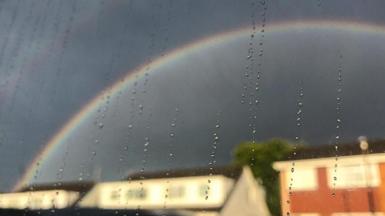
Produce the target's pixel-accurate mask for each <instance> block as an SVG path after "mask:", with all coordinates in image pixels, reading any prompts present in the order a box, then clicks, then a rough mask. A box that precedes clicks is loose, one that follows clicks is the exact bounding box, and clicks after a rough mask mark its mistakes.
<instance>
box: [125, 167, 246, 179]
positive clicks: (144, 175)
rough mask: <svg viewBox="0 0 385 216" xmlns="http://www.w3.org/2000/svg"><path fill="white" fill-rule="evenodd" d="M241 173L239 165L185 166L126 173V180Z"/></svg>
mask: <svg viewBox="0 0 385 216" xmlns="http://www.w3.org/2000/svg"><path fill="white" fill-rule="evenodd" d="M241 173H242V167H239V166H221V167H201V168H190V169H189V168H187V169H175V170H163V171H151V172H136V173H133V174H130V175H128V177H127V178H126V179H128V180H140V179H159V178H177V177H191V176H209V175H223V176H226V177H228V178H232V179H237V178H238V177H239V176H240V175H241Z"/></svg>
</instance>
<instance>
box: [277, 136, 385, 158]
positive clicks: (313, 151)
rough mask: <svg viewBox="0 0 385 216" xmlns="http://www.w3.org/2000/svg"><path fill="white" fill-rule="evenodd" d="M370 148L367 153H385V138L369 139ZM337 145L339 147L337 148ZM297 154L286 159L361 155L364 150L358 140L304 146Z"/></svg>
mask: <svg viewBox="0 0 385 216" xmlns="http://www.w3.org/2000/svg"><path fill="white" fill-rule="evenodd" d="M368 143H369V148H368V151H367V153H368V154H374V153H385V140H368ZM336 146H337V148H336ZM295 153H296V155H292V154H291V155H290V156H289V157H287V158H285V159H284V160H283V161H286V160H300V159H312V158H324V157H335V156H336V155H337V156H349V155H360V154H362V153H363V152H362V150H361V149H360V144H359V142H358V141H355V142H349V143H344V144H338V145H335V144H328V145H318V146H304V147H300V148H298V149H297V150H296V151H295Z"/></svg>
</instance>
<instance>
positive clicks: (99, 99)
mask: <svg viewBox="0 0 385 216" xmlns="http://www.w3.org/2000/svg"><path fill="white" fill-rule="evenodd" d="M305 30H329V31H330V30H332V31H348V32H351V33H365V34H375V35H377V34H380V35H383V36H385V26H382V25H376V24H371V23H363V22H353V21H328V20H311V21H290V22H279V23H272V24H268V26H267V27H266V32H269V33H277V32H288V31H305ZM251 32H252V29H251V27H250V26H249V27H242V28H238V29H235V30H231V31H226V32H222V33H219V34H215V35H213V36H209V37H205V38H202V39H199V40H196V41H193V42H191V43H188V44H186V45H184V46H181V47H178V48H176V49H174V50H171V51H170V52H169V53H167V54H166V55H164V56H162V57H159V58H157V59H155V60H153V61H152V62H150V63H147V64H142V65H140V66H138V67H137V68H135V69H134V70H132V71H129V72H128V73H127V75H126V76H124V77H123V79H119V80H118V81H117V82H116V83H114V84H112V85H111V86H109V87H107V88H106V89H107V91H108V92H109V95H111V96H115V95H116V94H117V93H118V92H120V91H122V90H124V89H125V88H126V87H128V86H129V85H130V84H131V83H132V82H133V81H134V80H135V79H136V78H138V77H140V76H143V75H144V74H145V72H146V71H147V70H148V68H151V69H152V70H153V69H155V68H160V67H162V66H164V65H167V64H171V63H173V62H177V61H178V60H180V59H181V58H183V57H185V56H186V55H188V54H191V53H194V52H198V51H200V50H202V49H203V48H210V47H213V46H216V45H219V44H222V43H226V42H230V41H231V40H236V39H240V38H242V37H243V38H245V39H247V38H248V37H249V34H251ZM122 80H123V81H122ZM104 92H105V91H102V92H101V93H99V94H98V95H96V96H95V97H94V98H93V99H92V100H90V101H89V102H88V103H87V104H86V105H85V106H83V107H82V108H81V109H80V111H79V112H77V113H76V114H75V115H74V116H73V117H72V118H70V119H69V120H68V121H67V122H66V123H65V124H64V126H62V128H60V129H59V130H58V131H57V133H56V134H54V135H53V136H52V137H51V139H50V140H49V141H48V142H47V144H46V145H45V146H44V147H43V148H42V149H41V151H40V152H39V153H38V154H37V155H36V156H35V158H34V159H33V160H32V162H31V163H30V165H29V167H27V169H26V170H25V172H24V174H23V176H22V177H21V178H20V179H19V181H18V182H17V183H16V184H15V186H14V187H13V191H16V190H18V189H20V188H21V187H23V186H25V185H27V184H28V183H29V182H30V181H31V180H32V178H33V175H34V173H35V172H36V170H37V169H38V165H37V164H38V163H39V162H40V163H44V161H45V160H46V159H47V158H48V156H49V155H50V154H51V153H52V152H54V151H55V150H56V149H58V147H60V145H61V144H62V143H63V142H64V140H66V139H67V138H68V137H69V136H70V135H71V134H72V133H73V132H74V131H75V130H76V129H77V128H78V127H80V126H81V125H82V123H83V122H84V121H85V120H86V119H87V118H88V117H89V116H90V115H91V113H93V112H95V111H96V109H97V108H98V107H99V106H100V105H101V104H102V103H103V97H104V96H105V94H104Z"/></svg>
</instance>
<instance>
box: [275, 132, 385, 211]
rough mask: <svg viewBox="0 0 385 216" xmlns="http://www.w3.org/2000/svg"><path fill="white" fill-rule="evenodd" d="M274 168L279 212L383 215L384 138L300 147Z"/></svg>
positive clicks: (384, 208)
mask: <svg viewBox="0 0 385 216" xmlns="http://www.w3.org/2000/svg"><path fill="white" fill-rule="evenodd" d="M295 153H296V154H295V155H292V158H287V159H286V160H284V161H278V162H275V163H274V165H273V167H274V168H275V169H276V170H277V171H279V173H280V174H279V177H280V188H281V205H282V215H289V214H290V215H297V216H317V215H333V216H343V215H385V141H383V140H377V141H366V140H365V139H361V140H360V141H358V142H355V143H350V144H341V145H338V146H334V145H323V146H315V147H307V148H303V149H299V150H298V151H296V152H295Z"/></svg>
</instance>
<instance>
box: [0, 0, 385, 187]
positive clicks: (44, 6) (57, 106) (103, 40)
mask: <svg viewBox="0 0 385 216" xmlns="http://www.w3.org/2000/svg"><path fill="white" fill-rule="evenodd" d="M319 2H321V4H320V5H319ZM257 4H258V2H257ZM383 4H384V3H383V2H382V1H371V2H369V3H368V2H366V1H354V2H353V1H338V2H335V1H295V2H290V3H289V2H285V1H282V2H281V1H271V2H268V10H267V25H269V23H274V22H279V21H287V20H309V19H327V20H334V19H341V20H356V21H366V22H371V23H378V24H381V23H383V21H384V17H383V16H384V14H383V11H382V10H381V9H382V8H383V6H384V5H383ZM252 10H253V7H252V5H251V4H250V2H249V1H162V2H152V1H113V2H111V1H59V0H57V1H51V0H47V1H44V0H38V1H23V0H20V1H2V2H0V29H1V30H0V59H1V60H0V63H1V64H0V103H1V105H0V149H1V151H0V161H1V163H2V164H3V166H2V167H1V169H0V188H3V189H6V188H9V186H10V185H12V183H13V182H14V181H15V179H17V178H18V176H19V175H20V173H21V172H22V171H23V169H24V167H25V166H26V165H27V164H28V163H29V161H30V160H31V159H32V158H33V157H34V155H35V154H36V153H37V152H38V151H39V149H41V148H42V147H43V146H44V145H45V143H46V142H47V140H48V139H49V138H50V137H51V136H52V135H53V134H54V133H55V132H56V131H57V130H58V129H59V128H60V127H61V126H62V125H63V124H64V123H65V122H66V121H67V120H68V119H69V118H70V117H71V116H72V115H73V114H74V113H76V112H77V111H78V110H79V109H80V108H81V107H82V106H83V105H84V104H86V103H87V101H89V100H90V99H91V98H93V97H94V96H95V95H96V94H98V93H99V92H100V91H101V90H102V89H104V88H105V87H106V86H108V85H110V84H111V83H113V82H114V81H115V80H117V79H119V78H120V77H121V76H122V75H124V74H125V73H126V72H127V71H130V70H132V69H133V68H135V67H137V66H138V65H140V64H142V63H144V62H149V61H150V60H151V59H153V58H156V57H159V56H161V55H162V54H165V53H167V52H168V51H169V50H172V49H173V48H176V47H178V46H181V45H183V44H186V43H189V42H191V41H194V40H196V39H198V38H202V37H205V36H208V35H212V34H215V33H218V32H223V31H227V30H230V29H234V28H238V27H239V26H250V31H251V14H252ZM256 10H258V11H261V10H262V7H260V6H257V7H256ZM257 14H259V13H257ZM256 19H257V20H260V17H259V16H258V17H257V18H256ZM247 37H248V35H245V41H238V42H237V43H235V42H234V43H233V44H225V45H221V46H220V47H216V48H215V49H212V50H205V52H202V53H199V54H197V55H195V56H191V59H188V60H186V59H185V61H182V62H176V63H174V64H172V65H170V66H168V67H165V68H162V69H159V70H163V71H160V72H156V73H154V75H151V76H150V78H149V79H150V80H149V83H148V86H146V87H143V83H141V84H140V87H138V88H146V90H147V93H146V94H143V95H142V94H141V93H138V95H137V96H136V101H135V104H132V103H131V102H130V100H129V98H130V97H131V95H130V92H129V91H128V92H123V94H122V97H120V99H119V100H118V101H117V102H116V104H115V102H111V105H109V106H108V107H109V111H108V117H107V119H106V120H105V121H106V124H105V127H104V128H103V130H101V131H100V130H99V129H97V130H96V128H95V126H94V125H93V124H92V121H93V119H90V120H89V122H87V123H85V124H84V126H83V127H82V128H81V130H79V131H78V133H79V134H80V133H81V132H84V133H82V134H83V136H80V135H74V137H72V138H71V139H70V140H69V142H68V146H69V147H68V148H69V150H68V152H69V153H68V156H66V157H64V156H63V155H61V154H58V155H56V157H55V158H52V161H56V162H55V163H54V162H52V161H50V164H47V165H45V166H44V167H43V168H42V169H41V172H40V174H39V175H38V177H37V179H36V180H38V181H45V180H52V179H55V178H57V177H56V172H57V170H58V169H59V167H60V166H62V165H63V163H64V162H63V160H64V161H65V164H66V169H65V172H66V174H65V178H66V179H71V178H72V179H73V178H77V177H78V176H79V173H80V172H85V173H89V172H90V171H92V170H93V169H96V168H93V167H97V166H100V167H104V169H103V172H102V173H103V177H104V178H116V177H117V176H118V173H119V172H120V171H121V170H124V171H127V170H135V169H138V168H140V167H141V166H142V162H141V160H142V158H143V143H144V139H145V137H149V138H150V140H151V147H150V149H149V152H148V158H149V159H148V161H147V165H146V166H147V167H146V169H151V168H160V167H168V166H172V165H175V164H178V165H180V166H192V165H205V164H207V163H208V161H209V158H210V157H209V152H210V151H211V143H212V136H213V135H212V133H214V132H213V131H215V129H214V128H215V124H216V122H217V121H220V123H221V127H220V129H218V131H217V132H218V134H220V138H221V145H222V146H220V147H219V148H218V152H217V154H218V156H217V160H218V163H226V162H228V161H229V160H230V158H231V155H230V150H231V149H232V147H233V145H234V144H236V143H237V142H239V141H241V140H246V139H250V131H249V128H248V127H247V124H248V123H247V122H248V121H249V120H248V118H249V117H250V115H251V114H250V111H248V107H247V106H246V105H245V106H242V105H241V104H240V100H241V94H242V81H244V78H242V76H243V71H244V67H245V65H246V64H247V62H246V59H245V57H246V55H247V48H248V47H247V43H248V41H247ZM381 44H383V37H382V36H375V35H367V34H363V35H355V34H354V35H347V34H345V33H342V34H338V33H335V34H334V33H331V32H312V33H306V32H303V34H292V33H288V34H285V35H283V34H276V35H272V34H267V35H266V44H265V47H264V49H265V53H266V56H265V59H264V61H263V73H262V74H263V75H262V80H261V85H262V86H261V92H262V93H261V105H260V108H259V110H258V112H257V119H258V123H259V124H258V128H257V131H258V136H257V138H258V139H267V138H270V137H277V136H278V137H285V138H293V137H294V136H295V135H296V134H297V133H300V135H301V137H303V138H304V139H305V140H306V141H308V142H310V143H315V144H321V143H329V142H331V141H332V140H333V137H334V136H335V130H334V127H335V119H336V116H335V95H336V80H335V79H336V74H335V71H336V68H337V66H338V62H337V60H338V58H337V56H338V54H337V53H339V52H342V53H343V54H344V58H343V62H342V64H343V67H344V86H343V89H344V91H343V102H344V103H343V104H344V109H343V116H344V123H343V130H342V132H343V134H341V135H342V137H344V139H346V140H351V139H355V137H356V136H358V135H361V134H365V135H368V136H369V137H382V131H381V128H383V124H384V120H383V114H382V110H384V109H383V108H384V105H385V103H384V101H383V100H382V98H381V97H380V96H379V95H380V92H383V89H382V80H383V75H382V71H383V68H384V65H383V62H382V61H381V59H383V53H384V52H383V50H384V47H383V46H382V45H381ZM299 80H304V91H305V98H304V100H305V102H304V103H305V108H304V120H303V121H304V126H303V128H302V130H301V131H300V132H298V130H297V129H296V127H295V118H296V116H295V112H296V91H297V90H298V82H299ZM139 91H141V89H139V90H138V92H139ZM128 95H129V96H128ZM139 103H142V105H143V106H144V111H143V114H138V110H137V109H138V107H137V106H138V105H139ZM176 107H178V108H179V109H180V112H179V113H178V114H177V113H175V108H176ZM111 110H114V111H111ZM218 112H220V116H218ZM173 118H177V125H178V126H177V127H176V129H175V130H176V131H175V133H176V136H175V138H174V139H170V137H169V136H168V135H169V133H170V130H172V128H170V127H169V125H170V123H171V122H172V120H173ZM129 122H133V123H132V124H133V125H134V126H135V128H134V129H132V130H133V132H131V134H130V136H129V137H127V133H129V132H128V131H129V130H128V128H127V127H128V125H127V124H130V123H129ZM148 125H150V128H146V127H147V126H148ZM95 130H96V131H97V132H95ZM84 134H86V135H85V136H84ZM95 139H99V140H100V143H99V144H97V145H95V144H94V140H95ZM171 140H173V141H172V144H171V146H172V148H171V147H170V146H169V145H170V142H171ZM125 144H127V145H128V146H129V150H127V151H128V153H127V155H125V159H124V162H119V160H116V161H115V160H114V161H111V163H104V162H105V161H110V155H119V153H120V151H121V149H122V148H123V147H124V145H125ZM64 146H66V145H64ZM62 148H67V147H62ZM170 149H173V151H174V153H175V162H174V161H172V160H169V157H168V153H169V151H170ZM92 151H95V152H96V155H97V156H95V159H94V161H92V160H91V158H92ZM60 152H61V153H63V152H66V151H65V150H63V149H62V150H61V151H60ZM63 157H64V159H63ZM79 164H80V165H81V166H80V167H79ZM83 166H84V167H83ZM107 166H111V167H112V168H111V169H106V168H105V167H107ZM15 167H18V168H17V169H15ZM119 170H120V171H119ZM84 175H85V174H84Z"/></svg>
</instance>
